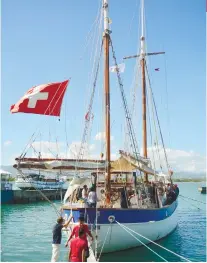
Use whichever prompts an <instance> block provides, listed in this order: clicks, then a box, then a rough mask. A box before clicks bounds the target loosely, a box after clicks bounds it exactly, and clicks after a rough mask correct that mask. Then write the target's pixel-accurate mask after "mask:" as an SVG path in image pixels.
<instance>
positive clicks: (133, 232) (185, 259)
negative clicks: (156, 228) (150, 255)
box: [116, 221, 191, 262]
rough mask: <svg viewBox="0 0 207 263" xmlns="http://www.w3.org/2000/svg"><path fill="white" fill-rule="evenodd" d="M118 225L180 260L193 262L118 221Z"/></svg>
mask: <svg viewBox="0 0 207 263" xmlns="http://www.w3.org/2000/svg"><path fill="white" fill-rule="evenodd" d="M116 223H117V224H119V225H120V226H122V227H125V228H127V229H128V230H130V231H131V232H133V233H135V234H136V235H138V236H140V237H142V238H144V239H146V240H148V241H150V242H151V243H153V244H154V245H156V246H158V247H160V248H162V249H164V250H166V251H168V252H169V253H172V254H174V255H175V256H177V257H179V258H182V259H184V260H186V261H188V262H191V261H190V260H189V259H187V258H185V257H183V256H181V255H179V254H177V253H175V252H173V251H171V250H169V249H167V248H165V247H163V246H161V245H160V244H158V243H155V242H154V241H152V240H150V239H149V238H147V237H145V236H143V235H141V234H139V233H137V232H135V231H134V230H132V229H130V228H129V227H127V226H125V225H122V224H121V223H119V222H118V221H116Z"/></svg>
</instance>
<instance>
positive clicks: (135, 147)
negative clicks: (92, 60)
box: [110, 37, 143, 181]
mask: <svg viewBox="0 0 207 263" xmlns="http://www.w3.org/2000/svg"><path fill="white" fill-rule="evenodd" d="M110 45H111V48H112V54H113V59H114V63H115V66H116V73H117V78H118V83H119V88H120V91H121V96H122V101H123V105H124V110H125V117H126V122H127V127H128V129H129V135H130V140H131V147H132V149H133V153H134V154H135V156H136V160H137V163H138V166H139V167H140V165H139V155H140V154H139V148H138V143H137V140H136V136H135V132H134V128H133V125H132V119H131V115H130V112H129V109H128V105H127V101H126V96H125V92H124V87H123V83H122V80H121V76H120V72H119V67H118V63H117V60H116V55H115V51H114V47H113V44H112V40H111V37H110ZM139 172H140V170H139ZM140 176H141V172H140ZM141 180H142V181H143V178H142V176H141Z"/></svg>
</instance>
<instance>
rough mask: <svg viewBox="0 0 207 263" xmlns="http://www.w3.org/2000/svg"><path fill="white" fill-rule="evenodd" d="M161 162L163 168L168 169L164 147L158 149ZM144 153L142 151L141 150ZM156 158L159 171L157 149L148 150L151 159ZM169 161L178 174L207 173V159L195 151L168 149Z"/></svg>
mask: <svg viewBox="0 0 207 263" xmlns="http://www.w3.org/2000/svg"><path fill="white" fill-rule="evenodd" d="M158 149H159V154H160V160H161V164H162V167H164V168H165V167H166V162H165V155H164V151H163V149H162V147H160V146H159V147H158ZM141 152H142V149H141ZM153 152H154V158H155V164H156V166H157V169H159V168H160V161H159V155H158V152H157V151H156V149H155V147H150V148H148V154H149V157H150V158H151V160H152V158H153V154H152V153H153ZM166 153H167V159H168V162H169V164H170V166H171V167H172V169H173V171H174V172H175V173H176V172H188V173H189V172H190V173H205V172H206V158H205V156H203V155H201V154H198V153H196V152H194V151H192V150H191V151H189V152H188V151H184V150H175V149H169V148H167V149H166Z"/></svg>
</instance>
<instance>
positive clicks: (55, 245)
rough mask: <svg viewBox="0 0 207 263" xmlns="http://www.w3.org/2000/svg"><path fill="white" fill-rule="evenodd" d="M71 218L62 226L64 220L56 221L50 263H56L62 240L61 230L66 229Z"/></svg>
mask: <svg viewBox="0 0 207 263" xmlns="http://www.w3.org/2000/svg"><path fill="white" fill-rule="evenodd" d="M71 220H72V218H70V219H69V220H68V222H67V223H65V224H64V219H63V218H62V217H59V218H58V219H57V223H56V224H55V225H54V227H53V232H52V234H53V241H52V258H51V262H57V261H58V257H59V253H60V244H61V239H62V228H63V227H67V226H68V225H69V223H70V221H71Z"/></svg>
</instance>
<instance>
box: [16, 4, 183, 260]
mask: <svg viewBox="0 0 207 263" xmlns="http://www.w3.org/2000/svg"><path fill="white" fill-rule="evenodd" d="M108 10H109V3H108V0H103V6H102V11H103V21H104V31H103V41H102V45H103V50H104V100H105V116H104V117H105V145H106V147H105V148H106V151H105V154H101V158H100V159H88V158H84V155H83V153H82V152H83V145H84V142H85V139H84V138H85V136H86V132H85V131H86V130H87V126H88V125H89V122H90V119H91V116H92V105H91V104H90V105H89V110H88V113H87V117H86V127H85V130H84V133H83V139H82V145H81V147H80V152H79V155H78V157H77V158H74V159H66V158H65V159H64V158H58V157H57V158H53V159H51V158H43V157H40V158H26V157H25V155H22V156H20V157H19V158H16V161H17V164H16V165H15V167H16V168H18V170H22V169H28V168H29V169H41V170H48V171H58V170H61V171H63V170H64V171H69V172H73V173H74V177H73V180H72V181H71V182H70V184H69V187H68V190H67V192H66V194H65V197H64V204H63V206H62V207H61V213H62V216H63V217H64V219H65V220H67V219H68V218H70V217H73V224H76V223H77V222H78V219H79V216H80V215H84V217H85V221H86V222H87V223H88V225H89V227H90V228H91V231H92V233H94V234H95V236H96V242H95V244H94V247H93V249H94V251H95V254H96V255H97V254H98V253H100V252H101V253H108V252H114V251H120V250H124V249H129V248H133V247H136V246H140V245H142V243H139V242H137V240H135V239H134V238H133V237H132V236H130V235H128V234H127V233H126V231H125V228H124V227H128V228H130V229H131V230H132V231H135V232H137V233H139V234H140V235H142V236H144V237H146V238H147V239H145V238H141V241H142V242H143V243H149V242H150V241H156V240H159V239H161V238H163V237H165V236H167V235H168V234H170V233H171V232H172V231H173V230H174V229H175V228H176V226H177V219H176V209H177V206H178V200H177V198H176V199H175V200H173V202H171V203H168V204H167V203H162V200H160V197H159V189H161V190H163V191H164V189H165V188H166V186H167V185H168V187H169V188H171V187H173V182H172V171H171V169H170V166H169V164H168V162H167V155H166V151H165V148H164V147H163V149H164V153H165V158H166V162H167V168H168V173H167V174H165V173H160V172H158V171H157V170H156V169H155V167H153V166H152V164H151V160H150V159H149V157H148V151H147V149H148V148H147V116H146V115H147V106H146V105H147V99H146V96H147V92H146V84H147V81H146V79H147V76H146V75H147V73H146V70H147V65H146V57H147V56H150V55H158V54H163V52H153V53H147V52H146V50H145V36H144V26H143V20H144V0H142V9H141V17H142V34H141V49H140V54H138V55H136V56H130V57H136V58H138V59H139V62H140V65H141V72H142V110H143V112H142V124H143V156H141V154H140V153H139V149H138V143H137V136H136V133H135V130H134V127H133V121H132V117H131V113H130V111H129V107H128V104H127V100H126V96H125V91H124V87H123V83H122V79H121V75H120V68H119V65H118V63H117V60H116V55H115V51H114V47H113V43H112V38H111V31H110V28H109V23H110V19H109V15H108ZM110 47H111V49H112V56H113V59H114V64H115V66H114V67H115V73H116V74H117V78H118V83H119V88H120V92H121V97H122V102H123V106H124V110H125V117H126V125H127V129H128V134H129V140H130V146H131V152H129V151H125V150H120V151H119V154H120V157H119V158H118V159H117V160H111V140H110V138H111V123H110V117H111V112H110V70H109V69H110V65H109V52H110ZM130 57H126V58H130ZM151 96H152V99H153V100H152V103H154V97H153V93H151ZM48 115H49V114H48ZM155 115H156V116H157V112H156V109H155ZM158 125H159V127H160V124H159V123H158ZM161 139H162V142H163V146H164V141H163V137H162V136H161ZM104 157H105V158H104ZM150 178H151V179H150ZM85 185H86V186H87V187H88V188H90V187H91V186H92V188H93V191H96V194H97V202H96V204H95V207H91V206H90V204H88V203H87V200H84V199H83V198H81V195H80V194H79V193H80V191H81V190H82V189H83V187H85ZM130 192H131V193H130ZM121 226H123V227H121Z"/></svg>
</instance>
